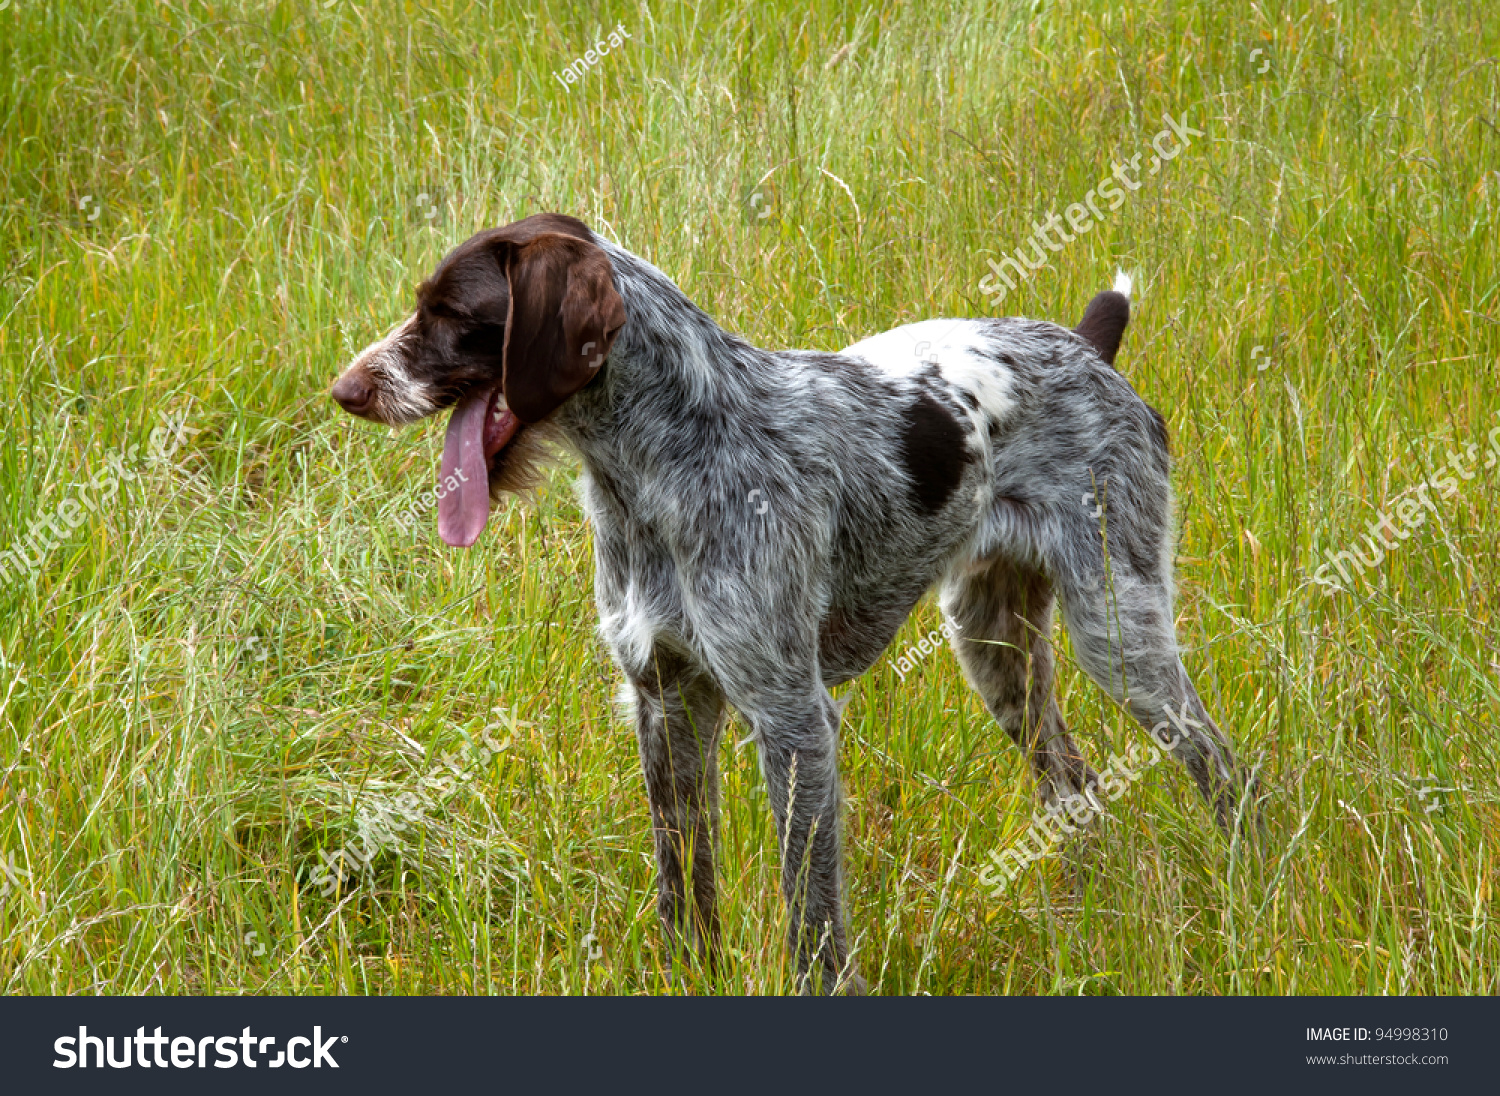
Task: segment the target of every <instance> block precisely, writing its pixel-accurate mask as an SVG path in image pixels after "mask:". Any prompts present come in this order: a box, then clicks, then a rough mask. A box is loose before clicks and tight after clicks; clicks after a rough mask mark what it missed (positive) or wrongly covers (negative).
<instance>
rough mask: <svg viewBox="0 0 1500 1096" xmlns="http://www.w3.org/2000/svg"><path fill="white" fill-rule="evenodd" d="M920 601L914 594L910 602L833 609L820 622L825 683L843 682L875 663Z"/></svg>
mask: <svg viewBox="0 0 1500 1096" xmlns="http://www.w3.org/2000/svg"><path fill="white" fill-rule="evenodd" d="M918 596H920V593H919V595H918ZM916 601H917V599H916V597H913V598H912V599H911V602H910V603H909V604H906V605H904V606H891V607H888V608H886V609H883V610H870V609H857V610H854V609H838V608H835V609H830V610H829V611H828V614H827V615H826V616H825V617H824V618H823V620H822V623H821V624H819V626H818V666H819V668H820V670H821V672H822V678H823V684H824V685H842V684H843V683H844V682H846V681H849V680H852V679H853V678H856V677H858V676H859V675H860V674H862V673H864V672H865V671H866V670H868V669H869V668H870V667H871V666H873V665H874V664H875V660H876V659H877V658H879V657H880V653H881V652H882V651H884V650H885V649H886V648H887V647H889V646H890V645H891V640H893V639H895V638H896V633H897V632H898V631H899V630H900V629H901V625H902V624H903V623H905V621H906V618H907V617H908V616H910V615H911V611H912V607H913V606H914V605H915V604H916Z"/></svg>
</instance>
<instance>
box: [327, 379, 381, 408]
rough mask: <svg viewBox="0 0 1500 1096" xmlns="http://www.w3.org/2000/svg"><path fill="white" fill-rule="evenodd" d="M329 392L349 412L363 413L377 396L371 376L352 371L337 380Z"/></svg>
mask: <svg viewBox="0 0 1500 1096" xmlns="http://www.w3.org/2000/svg"><path fill="white" fill-rule="evenodd" d="M328 394H329V395H330V396H332V397H333V398H334V399H335V400H337V401H338V404H339V406H340V407H342V408H343V409H344V410H345V411H347V412H349V414H351V415H363V414H364V413H365V412H366V411H368V410H369V409H370V403H371V401H372V400H374V398H375V386H374V385H373V384H371V383H370V378H369V377H367V376H364V375H362V374H360V373H356V372H352V371H351V372H348V373H345V374H344V375H343V376H342V377H340V378H339V379H338V380H337V381H335V382H334V385H333V388H332V389H331V390H330V391H329V393H328Z"/></svg>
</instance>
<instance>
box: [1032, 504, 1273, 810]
mask: <svg viewBox="0 0 1500 1096" xmlns="http://www.w3.org/2000/svg"><path fill="white" fill-rule="evenodd" d="M1073 524H1074V527H1075V530H1076V532H1077V535H1076V536H1074V537H1072V538H1070V540H1069V544H1070V546H1072V547H1073V548H1074V549H1075V550H1074V551H1072V552H1069V553H1059V558H1058V560H1057V563H1056V566H1055V567H1054V568H1053V569H1054V572H1055V573H1056V574H1057V575H1058V576H1059V580H1058V584H1057V585H1058V593H1059V596H1060V599H1061V601H1062V610H1063V620H1064V622H1065V623H1066V624H1067V628H1068V635H1069V638H1070V639H1071V640H1072V641H1073V653H1074V655H1075V656H1076V657H1077V659H1078V662H1079V664H1080V665H1082V667H1083V668H1084V670H1085V671H1086V672H1087V673H1088V675H1089V676H1090V677H1092V678H1093V679H1094V680H1095V681H1096V682H1098V684H1099V685H1100V687H1102V688H1103V689H1104V690H1105V691H1106V692H1108V693H1109V695H1110V696H1111V697H1113V698H1114V700H1115V701H1116V702H1117V703H1119V704H1121V705H1123V706H1124V707H1125V709H1126V710H1127V711H1129V712H1130V714H1131V715H1132V716H1134V717H1135V719H1136V720H1137V721H1138V722H1139V723H1140V724H1141V726H1143V727H1145V728H1146V729H1147V731H1149V732H1151V733H1152V734H1153V735H1154V736H1155V737H1156V739H1157V741H1158V742H1159V743H1160V744H1161V745H1163V746H1170V749H1171V753H1172V755H1173V756H1174V757H1175V758H1176V759H1177V760H1179V761H1181V762H1182V763H1183V764H1184V765H1185V766H1186V767H1187V770H1188V772H1189V773H1190V774H1191V775H1192V777H1193V780H1194V782H1195V783H1196V784H1197V785H1198V790H1199V791H1200V792H1201V793H1202V794H1203V798H1204V799H1205V800H1207V802H1208V803H1209V805H1210V806H1211V807H1212V809H1213V811H1214V815H1215V817H1216V819H1217V820H1218V822H1219V825H1220V826H1222V827H1224V829H1225V830H1226V831H1227V830H1228V829H1229V828H1230V824H1231V822H1232V820H1233V818H1234V815H1235V809H1236V806H1237V803H1238V800H1239V796H1240V794H1241V792H1242V791H1243V789H1244V785H1245V781H1244V777H1243V773H1242V772H1241V771H1240V768H1239V766H1238V764H1237V763H1236V761H1235V757H1234V751H1233V749H1232V748H1231V747H1230V744H1229V740H1228V738H1226V737H1225V735H1224V733H1223V732H1222V731H1220V730H1219V727H1218V725H1217V724H1216V723H1215V722H1214V721H1213V718H1212V717H1211V716H1210V715H1209V714H1208V710H1207V709H1206V708H1205V707H1204V706H1203V701H1202V700H1201V699H1200V698H1199V696H1198V692H1197V690H1196V689H1195V688H1193V683H1192V681H1190V680H1189V678H1188V675H1187V671H1186V670H1185V669H1184V668H1183V665H1182V660H1181V658H1180V657H1179V655H1178V650H1177V638H1176V635H1175V633H1174V630H1173V624H1172V594H1171V586H1170V578H1169V576H1168V575H1167V574H1152V573H1149V572H1148V570H1147V569H1146V568H1142V567H1140V566H1137V565H1136V564H1135V563H1134V562H1132V556H1133V555H1134V556H1135V557H1138V558H1146V554H1145V553H1140V552H1136V553H1131V552H1129V551H1124V550H1121V551H1116V552H1112V553H1111V554H1110V557H1109V559H1108V565H1107V566H1106V559H1105V553H1104V549H1103V545H1102V544H1101V543H1100V541H1099V536H1098V530H1097V528H1096V527H1090V526H1088V525H1087V524H1086V523H1084V522H1081V521H1076V522H1074V523H1073ZM1159 535H1161V536H1165V535H1166V533H1165V530H1164V529H1163V530H1160V531H1159ZM1157 558H1159V557H1157ZM1161 566H1164V565H1161Z"/></svg>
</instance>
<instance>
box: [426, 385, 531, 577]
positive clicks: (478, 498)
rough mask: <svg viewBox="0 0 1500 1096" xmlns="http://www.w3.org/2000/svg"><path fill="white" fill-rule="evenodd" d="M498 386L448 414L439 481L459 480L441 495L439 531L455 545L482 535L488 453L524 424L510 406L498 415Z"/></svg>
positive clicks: (487, 503)
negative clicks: (454, 487) (495, 413)
mask: <svg viewBox="0 0 1500 1096" xmlns="http://www.w3.org/2000/svg"><path fill="white" fill-rule="evenodd" d="M498 395H499V389H498V388H496V389H494V390H492V391H489V392H479V393H477V394H475V395H473V396H469V397H467V398H466V399H463V400H461V401H459V403H458V405H457V406H456V407H454V408H453V414H452V415H451V416H450V417H449V419H448V434H447V437H445V438H444V439H443V465H442V470H441V473H440V482H441V483H442V484H443V485H446V484H448V483H449V482H454V483H457V484H458V488H457V490H449V491H447V493H446V494H444V495H443V497H442V498H441V499H439V500H438V536H440V537H442V538H443V541H444V543H446V544H451V545H452V546H453V547H455V548H467V547H469V545H471V544H473V543H474V542H475V541H476V540H478V539H479V534H480V533H482V532H483V531H484V523H485V522H486V521H488V520H489V517H490V472H489V463H490V457H492V456H494V455H495V454H496V453H498V452H499V451H500V450H501V449H502V448H503V447H504V445H505V443H506V442H508V441H510V439H511V437H512V436H513V435H514V434H515V432H516V429H517V427H519V426H520V425H521V424H520V423H519V422H518V421H517V420H516V417H515V415H513V414H511V412H510V411H509V410H508V409H507V410H504V411H500V412H499V414H498V416H496V415H492V414H491V412H492V411H496V410H498V407H497V406H495V405H496V404H497V400H496V397H497V396H498Z"/></svg>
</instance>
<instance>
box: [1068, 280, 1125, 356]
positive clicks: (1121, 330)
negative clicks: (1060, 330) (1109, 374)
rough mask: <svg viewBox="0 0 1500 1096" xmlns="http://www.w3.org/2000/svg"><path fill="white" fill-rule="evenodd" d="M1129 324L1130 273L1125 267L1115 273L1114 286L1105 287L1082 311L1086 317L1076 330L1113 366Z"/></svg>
mask: <svg viewBox="0 0 1500 1096" xmlns="http://www.w3.org/2000/svg"><path fill="white" fill-rule="evenodd" d="M1128 323H1130V275H1129V274H1126V273H1125V272H1124V271H1123V270H1122V271H1120V272H1119V273H1118V274H1116V275H1115V285H1114V288H1113V289H1106V290H1105V291H1104V292H1103V293H1100V294H1099V295H1098V296H1096V297H1095V298H1094V299H1093V300H1092V301H1090V302H1089V306H1088V307H1087V308H1085V309H1084V310H1083V319H1082V320H1080V321H1079V322H1078V326H1077V327H1075V328H1074V329H1073V330H1074V332H1075V333H1077V334H1079V335H1082V336H1083V338H1084V339H1085V340H1086V341H1087V342H1088V344H1089V345H1090V346H1092V347H1093V348H1094V350H1095V351H1097V352H1098V354H1099V356H1100V357H1101V358H1103V359H1104V360H1105V361H1106V362H1108V363H1109V364H1110V365H1114V364H1115V355H1116V354H1117V353H1118V352H1119V350H1120V337H1121V336H1122V335H1124V334H1125V326H1126V325H1127V324H1128Z"/></svg>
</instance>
